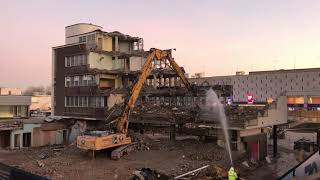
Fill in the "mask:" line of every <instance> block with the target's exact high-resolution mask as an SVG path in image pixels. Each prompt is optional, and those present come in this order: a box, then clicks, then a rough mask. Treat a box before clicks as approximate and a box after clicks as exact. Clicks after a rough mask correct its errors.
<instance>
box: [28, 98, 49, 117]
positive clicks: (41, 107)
mask: <svg viewBox="0 0 320 180" xmlns="http://www.w3.org/2000/svg"><path fill="white" fill-rule="evenodd" d="M30 112H31V113H30V114H31V116H37V117H39V116H48V115H50V113H51V95H34V96H32V97H31V106H30Z"/></svg>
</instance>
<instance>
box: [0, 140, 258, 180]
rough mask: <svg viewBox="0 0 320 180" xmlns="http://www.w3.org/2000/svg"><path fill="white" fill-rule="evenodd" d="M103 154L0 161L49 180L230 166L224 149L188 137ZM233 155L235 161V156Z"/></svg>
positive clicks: (40, 152)
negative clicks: (118, 154)
mask: <svg viewBox="0 0 320 180" xmlns="http://www.w3.org/2000/svg"><path fill="white" fill-rule="evenodd" d="M178 139H179V138H178ZM144 141H146V140H144ZM106 154H107V153H105V152H100V153H97V154H96V157H95V159H92V157H90V156H89V154H88V152H87V151H83V150H79V149H78V148H77V147H76V146H75V145H68V146H48V147H41V148H27V149H22V150H13V151H0V162H3V163H6V164H9V165H13V166H17V167H19V168H21V169H24V170H27V171H30V172H32V173H34V174H38V175H41V176H46V177H48V178H51V179H120V180H125V179H128V177H130V176H131V175H132V173H133V171H135V170H139V169H141V168H144V167H146V168H151V169H154V170H157V171H159V172H162V173H165V174H167V175H170V176H177V175H180V174H183V173H185V172H188V171H190V170H193V169H196V168H199V167H202V166H204V165H219V166H220V167H223V168H226V169H227V168H229V167H230V165H229V164H230V163H229V159H228V154H227V152H226V151H225V150H224V149H222V148H220V147H218V146H217V145H216V144H215V143H213V142H201V141H198V140H196V139H190V138H189V139H180V140H176V141H169V140H168V139H167V138H164V137H154V136H153V138H152V139H150V138H148V140H147V142H144V143H143V146H141V147H140V148H139V150H136V151H134V152H131V153H130V154H128V155H126V156H124V157H122V158H121V159H120V160H116V161H115V160H111V159H110V158H109V157H108V155H106ZM233 156H234V159H237V155H236V154H233ZM240 163H241V162H240V160H239V161H237V160H235V167H236V169H239V171H240V169H241V166H240V165H239V164H240ZM241 172H242V174H241V176H242V177H244V178H247V177H250V176H251V177H254V176H253V175H254V174H253V171H250V170H247V171H244V170H241ZM193 179H203V177H202V178H201V177H200V178H193ZM211 179H213V178H211ZM249 179H250V178H249Z"/></svg>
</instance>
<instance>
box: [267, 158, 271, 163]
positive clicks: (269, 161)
mask: <svg viewBox="0 0 320 180" xmlns="http://www.w3.org/2000/svg"><path fill="white" fill-rule="evenodd" d="M266 161H267V162H268V163H269V164H270V163H271V159H270V157H269V156H267V157H266Z"/></svg>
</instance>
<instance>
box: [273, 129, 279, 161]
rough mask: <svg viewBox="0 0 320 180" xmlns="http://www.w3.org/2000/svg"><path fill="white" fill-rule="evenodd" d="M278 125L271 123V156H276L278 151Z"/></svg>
mask: <svg viewBox="0 0 320 180" xmlns="http://www.w3.org/2000/svg"><path fill="white" fill-rule="evenodd" d="M277 128H278V125H273V157H277V153H278V142H277V140H278V133H277Z"/></svg>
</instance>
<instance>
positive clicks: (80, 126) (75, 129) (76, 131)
mask: <svg viewBox="0 0 320 180" xmlns="http://www.w3.org/2000/svg"><path fill="white" fill-rule="evenodd" d="M70 129H71V130H70V134H69V139H68V140H69V142H74V141H76V139H77V137H78V136H79V135H81V134H83V133H84V132H85V131H86V129H87V123H86V121H77V122H76V123H75V124H74V125H73V126H71V128H70Z"/></svg>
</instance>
